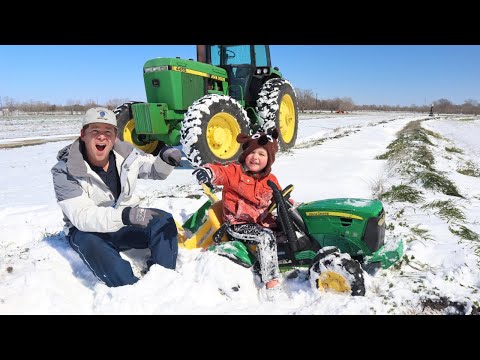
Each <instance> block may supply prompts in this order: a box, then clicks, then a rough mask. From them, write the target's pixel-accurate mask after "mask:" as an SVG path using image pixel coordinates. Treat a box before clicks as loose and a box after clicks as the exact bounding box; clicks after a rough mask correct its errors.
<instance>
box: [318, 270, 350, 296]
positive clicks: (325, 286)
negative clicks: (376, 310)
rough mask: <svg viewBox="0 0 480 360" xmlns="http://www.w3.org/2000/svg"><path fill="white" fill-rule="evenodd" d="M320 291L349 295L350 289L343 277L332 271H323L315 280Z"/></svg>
mask: <svg viewBox="0 0 480 360" xmlns="http://www.w3.org/2000/svg"><path fill="white" fill-rule="evenodd" d="M317 287H318V288H319V289H320V290H333V291H336V292H341V293H350V292H352V288H351V287H350V284H349V282H348V281H347V279H345V277H344V276H343V275H341V274H339V273H337V272H334V271H329V270H328V271H325V272H323V273H321V274H320V276H319V277H318V279H317Z"/></svg>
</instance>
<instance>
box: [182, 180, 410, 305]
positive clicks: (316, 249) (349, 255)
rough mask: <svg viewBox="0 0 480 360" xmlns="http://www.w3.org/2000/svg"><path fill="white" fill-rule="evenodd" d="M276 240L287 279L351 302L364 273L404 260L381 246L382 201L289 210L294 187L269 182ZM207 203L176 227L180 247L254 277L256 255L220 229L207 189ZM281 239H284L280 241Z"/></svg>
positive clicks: (218, 203) (217, 205)
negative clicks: (228, 262)
mask: <svg viewBox="0 0 480 360" xmlns="http://www.w3.org/2000/svg"><path fill="white" fill-rule="evenodd" d="M268 184H269V186H270V187H271V188H272V190H273V197H274V200H275V201H274V202H273V203H272V205H271V206H270V208H269V211H270V212H273V211H276V216H277V223H278V225H279V229H280V232H279V235H280V236H277V254H278V264H279V267H280V270H281V271H282V272H285V273H287V272H288V274H287V277H294V276H297V275H298V274H301V273H302V272H301V269H302V268H303V269H305V270H306V271H303V273H304V275H303V277H304V278H305V279H306V280H308V281H309V282H310V284H311V287H312V288H313V289H318V290H319V291H334V292H339V293H346V294H350V295H352V296H363V295H365V290H366V289H365V280H364V271H365V272H366V273H368V274H371V275H373V274H375V273H376V272H377V271H378V270H379V269H380V268H383V269H387V268H389V267H390V266H392V265H393V264H395V263H397V262H399V261H400V260H401V259H402V256H403V242H402V241H398V242H397V243H395V244H393V243H392V244H388V246H387V245H386V244H385V211H384V209H383V204H382V202H381V201H380V200H376V199H357V198H334V199H324V200H315V201H311V202H307V203H301V204H296V205H292V204H291V202H290V201H288V199H289V197H290V194H291V192H292V190H293V185H289V186H287V187H286V188H285V189H284V190H283V192H280V190H279V189H278V188H277V187H276V185H275V184H274V183H273V182H271V181H269V182H268ZM202 186H203V189H204V191H205V194H206V195H207V196H208V197H209V200H208V201H207V203H206V205H208V206H206V205H204V206H202V207H201V208H199V209H198V210H197V211H196V212H195V213H194V214H193V215H192V216H191V217H190V218H189V219H187V221H185V223H184V224H183V225H180V224H178V223H177V229H178V234H179V246H180V247H181V248H184V249H198V248H203V249H208V250H209V251H214V252H215V253H217V254H218V255H221V256H225V257H227V258H229V259H230V260H232V261H233V262H235V263H237V264H239V265H242V266H244V267H247V268H252V269H254V271H258V260H257V258H256V255H255V249H254V248H252V246H249V245H246V244H245V243H243V242H242V241H239V240H236V239H232V238H230V237H229V236H228V234H227V233H226V231H225V228H224V226H223V225H224V224H222V200H219V199H218V198H217V197H216V195H215V194H214V193H213V192H212V191H211V188H209V187H208V186H206V185H202ZM282 234H283V236H282Z"/></svg>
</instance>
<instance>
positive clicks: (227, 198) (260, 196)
mask: <svg viewBox="0 0 480 360" xmlns="http://www.w3.org/2000/svg"><path fill="white" fill-rule="evenodd" d="M203 167H206V168H209V169H210V170H212V173H213V178H212V184H213V185H222V186H223V190H222V201H223V221H228V222H229V223H230V224H243V223H248V222H250V223H256V224H259V225H261V226H264V227H269V228H275V227H276V224H275V218H274V217H273V216H272V215H271V214H269V213H268V207H269V205H270V203H271V202H272V201H273V190H272V188H271V187H270V186H268V185H267V181H268V180H271V181H273V182H274V183H275V184H276V185H277V186H278V188H279V189H280V191H281V190H282V188H281V187H280V184H279V183H278V180H277V178H276V177H275V175H273V174H271V173H270V174H268V175H267V176H265V177H263V178H261V179H258V178H255V177H253V176H252V175H249V174H247V173H246V172H244V171H243V170H242V165H240V164H239V163H237V162H234V163H229V164H226V165H222V164H216V163H215V164H205V165H203Z"/></svg>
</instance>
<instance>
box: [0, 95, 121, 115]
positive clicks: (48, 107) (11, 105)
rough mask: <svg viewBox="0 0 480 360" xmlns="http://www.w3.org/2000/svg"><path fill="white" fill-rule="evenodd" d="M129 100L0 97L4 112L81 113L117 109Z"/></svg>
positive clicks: (0, 104)
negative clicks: (100, 108) (60, 100)
mask: <svg viewBox="0 0 480 360" xmlns="http://www.w3.org/2000/svg"><path fill="white" fill-rule="evenodd" d="M127 101H129V100H128V99H119V98H116V99H110V100H108V101H107V102H106V103H104V104H100V103H98V102H97V101H95V100H92V99H90V100H87V101H85V102H83V103H82V102H80V101H75V100H68V101H67V102H66V104H65V105H58V104H51V103H49V102H43V101H29V102H17V101H15V100H14V99H12V98H10V97H8V96H4V97H0V111H2V110H3V112H4V113H13V112H15V111H21V112H26V113H45V114H47V113H57V112H62V113H70V114H72V115H73V114H79V113H82V114H83V113H84V112H85V111H87V110H88V109H90V108H92V107H95V106H103V107H106V108H108V109H110V110H113V109H115V108H116V107H117V106H119V105H121V104H123V103H125V102H127Z"/></svg>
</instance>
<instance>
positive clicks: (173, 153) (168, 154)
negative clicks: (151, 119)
mask: <svg viewBox="0 0 480 360" xmlns="http://www.w3.org/2000/svg"><path fill="white" fill-rule="evenodd" d="M158 156H160V158H161V159H162V160H163V161H165V162H166V163H167V164H168V165H172V166H182V165H181V164H180V160H182V152H181V151H180V150H178V149H177V148H174V147H171V146H168V145H165V146H164V147H162V149H161V150H160V152H159V153H158Z"/></svg>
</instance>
